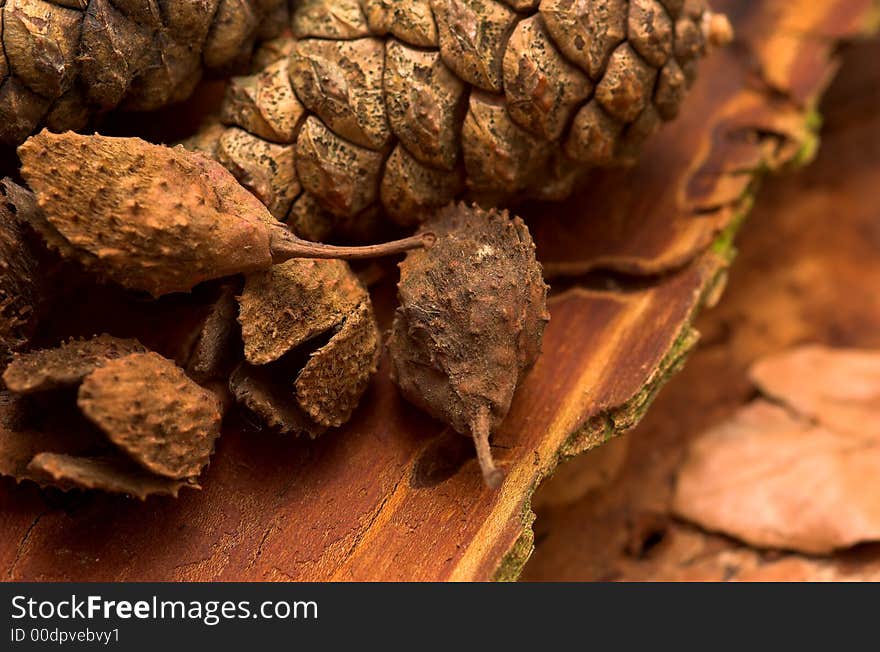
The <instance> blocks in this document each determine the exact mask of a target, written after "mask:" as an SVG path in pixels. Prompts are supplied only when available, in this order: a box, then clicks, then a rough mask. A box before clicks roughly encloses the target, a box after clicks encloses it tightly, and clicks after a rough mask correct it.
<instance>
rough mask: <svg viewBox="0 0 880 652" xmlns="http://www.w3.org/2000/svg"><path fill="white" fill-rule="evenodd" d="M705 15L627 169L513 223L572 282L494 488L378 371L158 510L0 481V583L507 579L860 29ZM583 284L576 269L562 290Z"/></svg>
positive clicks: (627, 417) (820, 18)
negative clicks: (686, 80)
mask: <svg viewBox="0 0 880 652" xmlns="http://www.w3.org/2000/svg"><path fill="white" fill-rule="evenodd" d="M716 8H717V9H720V10H723V11H726V12H728V13H729V14H730V15H731V17H732V19H733V22H734V27H735V29H737V30H739V31H740V35H741V38H740V40H739V41H737V43H736V44H734V46H733V47H732V48H730V49H729V50H728V51H725V52H723V53H717V54H716V55H715V56H713V57H711V58H710V59H709V60H708V61H707V62H706V63H705V65H703V67H702V70H701V75H700V79H699V81H698V82H697V85H696V86H695V88H694V90H693V92H692V95H691V97H690V101H689V102H688V103H687V106H686V109H685V111H684V113H683V114H682V116H681V118H680V119H679V120H678V121H677V122H676V123H675V124H674V125H672V126H671V127H669V128H667V129H666V130H665V131H664V132H663V133H662V134H661V135H660V136H659V137H658V138H657V139H656V140H655V141H654V143H653V144H652V145H651V147H649V148H648V150H647V151H646V152H645V157H644V160H643V162H642V163H641V164H640V165H639V166H638V167H636V168H635V169H633V170H627V171H613V172H608V173H601V174H597V175H596V177H595V179H594V181H593V182H591V183H590V184H589V186H588V187H587V188H585V189H584V190H583V191H582V192H580V193H579V194H578V196H577V197H575V198H574V199H573V200H571V201H569V202H566V203H564V204H559V205H541V206H537V205H532V206H528V207H526V208H525V209H524V214H525V216H526V217H527V218H528V219H529V222H530V224H531V226H532V228H533V230H534V232H535V235H536V239H537V241H538V244H539V256H540V257H541V258H542V260H543V261H544V262H545V264H546V269H547V272H548V274H549V275H550V276H552V277H557V278H558V277H559V276H560V275H563V276H570V277H571V276H573V278H569V279H566V280H562V279H560V280H559V281H551V282H553V283H554V284H555V289H556V296H555V297H554V298H553V301H552V307H551V313H552V322H551V324H550V326H549V328H548V330H547V335H546V339H545V345H544V354H543V356H542V357H541V359H540V361H539V363H538V364H537V366H536V367H535V369H534V370H533V372H532V374H531V375H530V376H529V377H528V379H527V380H526V382H525V383H524V385H523V386H522V387H521V391H520V392H519V393H518V395H517V397H516V399H515V401H514V406H513V409H512V411H511V413H510V415H509V418H508V419H507V421H506V422H505V424H504V426H503V427H502V429H501V431H500V432H499V433H498V435H497V436H496V437H495V439H494V441H493V446H494V448H493V452H494V454H495V456H496V459H497V460H498V461H499V462H500V463H501V465H502V466H504V468H505V469H506V471H507V474H508V475H507V480H506V481H505V483H504V485H503V486H502V488H501V489H500V490H499V491H497V492H493V491H490V490H488V489H486V488H484V487H483V485H482V483H481V480H480V474H479V471H478V468H477V464H476V461H475V460H474V459H473V453H472V451H471V449H470V448H469V446H468V445H467V442H466V441H465V440H463V439H462V438H461V437H460V436H459V435H456V434H455V433H451V432H449V431H448V430H446V429H444V428H443V426H442V425H441V424H438V423H436V422H433V421H431V420H429V419H427V418H425V417H424V416H423V415H421V414H419V413H418V412H417V411H416V410H415V409H413V408H411V407H409V406H408V405H406V404H405V403H404V402H403V401H402V400H401V399H400V398H399V396H398V395H397V393H396V392H395V390H394V388H393V386H392V385H391V383H390V380H389V379H388V373H387V372H388V366H387V363H383V365H382V367H381V368H380V371H379V373H378V375H377V377H376V379H375V381H374V383H373V386H372V387H371V389H370V390H369V392H368V394H367V396H366V397H365V399H364V401H363V404H362V406H361V408H360V409H359V410H358V412H357V413H356V414H355V416H354V418H353V419H352V422H351V424H350V425H349V426H347V427H346V428H344V429H342V430H340V431H337V432H333V433H329V434H328V435H326V436H324V437H323V438H321V439H320V440H318V441H316V442H309V441H302V440H290V439H285V438H281V437H277V436H275V435H271V434H267V433H265V432H260V431H258V430H255V429H254V428H253V427H251V426H250V425H249V424H247V423H246V422H244V421H241V420H238V421H236V420H231V421H230V423H228V425H227V427H226V429H225V432H224V436H223V437H222V438H221V440H220V443H219V445H218V449H217V452H216V454H215V456H214V458H213V461H212V465H211V467H210V469H209V470H208V472H207V473H206V474H205V476H204V477H203V478H202V484H203V487H204V489H203V490H201V491H189V492H184V493H182V494H181V497H180V498H179V499H177V500H166V499H157V498H152V499H149V500H148V501H147V502H146V503H139V502H136V501H133V500H128V499H124V498H113V497H107V496H100V495H88V496H82V497H79V498H75V499H72V498H71V497H70V496H67V497H65V498H64V499H58V498H57V497H54V496H52V495H49V496H48V497H47V496H44V495H42V494H40V492H39V491H38V490H37V489H36V488H34V487H32V486H27V485H21V486H15V485H14V484H13V483H12V482H11V481H8V480H4V481H2V483H0V529H2V532H3V536H2V538H0V573H3V574H4V575H5V577H6V578H8V579H21V580H25V579H30V580H327V579H339V580H395V579H401V580H483V579H492V578H496V579H509V578H513V577H516V576H517V574H518V573H519V571H520V569H521V567H522V565H523V563H524V562H525V559H526V558H527V557H528V554H529V553H530V551H531V546H532V533H531V528H530V525H531V520H532V513H531V509H530V496H531V493H532V491H533V490H534V488H535V487H536V486H537V485H538V484H539V483H540V481H541V479H542V478H544V477H545V476H547V475H548V474H550V473H552V471H553V469H554V468H555V467H556V465H557V464H558V463H559V461H560V460H561V459H563V458H565V457H568V456H572V455H576V454H578V453H580V452H583V451H585V450H587V449H589V448H591V447H593V446H596V445H598V444H600V443H602V442H603V441H605V440H606V439H608V438H610V437H611V436H613V435H615V434H618V433H620V432H622V431H624V430H626V429H628V428H630V427H631V426H632V425H634V424H635V422H637V421H638V420H639V418H640V417H641V415H642V413H643V411H644V409H645V408H646V407H647V404H648V402H649V401H650V399H651V398H652V397H653V394H654V392H655V391H656V390H657V389H658V388H659V386H660V385H661V384H662V383H663V382H664V381H665V380H666V378H667V377H668V376H669V375H670V374H671V373H672V371H674V370H675V369H676V368H677V367H678V366H679V365H680V363H681V361H682V358H683V356H684V355H685V354H686V353H687V351H688V350H689V349H690V348H691V347H692V346H693V344H694V342H695V334H694V332H693V330H692V328H691V325H690V324H691V321H692V319H693V318H694V316H695V314H696V312H697V311H698V310H699V309H700V307H701V306H702V305H703V304H704V303H705V302H707V301H714V300H715V299H717V297H718V292H717V290H718V289H719V287H720V286H719V281H720V280H723V277H724V273H725V271H726V268H727V265H728V263H729V257H730V248H731V247H730V241H729V237H727V234H728V233H731V232H732V231H733V227H734V226H735V225H736V224H737V223H738V218H739V217H741V216H742V215H744V213H745V212H746V210H747V208H748V206H749V205H750V203H751V199H752V195H753V193H754V190H755V186H756V183H757V181H758V179H759V177H760V176H761V174H762V173H763V171H765V170H767V169H777V168H779V167H781V166H783V165H785V164H787V163H790V162H792V161H795V160H796V159H798V157H800V156H802V155H803V154H804V152H805V151H808V150H809V148H810V143H811V141H812V138H813V136H812V133H811V128H810V124H811V115H812V111H813V110H814V105H815V102H816V101H817V99H818V97H819V95H820V94H821V92H822V91H823V90H824V88H825V86H826V84H827V82H828V80H829V79H830V77H831V76H832V74H833V72H834V71H835V69H836V61H835V60H834V58H833V56H832V53H833V50H832V46H833V44H834V41H835V40H836V39H839V38H844V37H849V36H852V35H855V34H858V33H860V32H861V31H862V30H863V28H864V26H865V24H866V23H867V21H868V18H869V16H870V15H871V12H872V8H873V5H872V3H871V2H869V1H867V0H823V1H818V2H817V1H810V2H792V1H785V0H762V1H751V0H739V1H738V2H734V1H733V0H729V1H726V2H718V3H717V6H716ZM779 35H785V36H786V38H784V39H781V40H780V39H778V38H777V36H779ZM596 270H601V271H602V272H603V273H601V274H597V273H595V272H596ZM609 270H610V271H611V272H612V273H611V274H607V273H605V272H608V271H609ZM586 272H594V273H593V274H591V275H589V276H587V277H580V276H578V275H581V274H584V273H586ZM621 273H622V274H621ZM646 275H647V276H646ZM376 298H377V303H378V304H379V305H380V306H383V305H384V306H390V305H391V303H392V298H393V289H392V288H391V287H389V284H388V283H386V284H384V285H380V286H379V287H378V288H377V289H376ZM386 314H387V310H386Z"/></svg>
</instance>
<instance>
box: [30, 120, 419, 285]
mask: <svg viewBox="0 0 880 652" xmlns="http://www.w3.org/2000/svg"><path fill="white" fill-rule="evenodd" d="M19 155H20V156H21V159H22V164H23V165H22V175H23V176H24V178H25V179H26V180H27V182H28V184H29V185H30V187H31V189H32V190H33V191H34V192H35V193H36V195H37V199H38V202H39V206H40V209H41V212H42V216H41V218H40V219H37V220H36V221H35V222H34V227H35V228H36V229H37V230H39V231H40V233H41V234H42V235H43V237H44V238H45V239H46V241H47V243H48V244H49V245H50V246H54V247H55V248H56V249H58V250H59V252H60V253H61V254H62V255H64V256H67V257H72V258H75V259H76V260H78V261H79V262H80V263H82V264H84V265H86V266H87V267H91V268H93V269H95V270H96V271H98V272H100V273H102V274H104V275H106V276H107V277H109V278H110V279H112V280H113V281H116V282H117V283H119V284H120V285H122V286H124V287H127V288H130V289H135V290H145V291H147V292H149V293H151V294H153V295H154V296H160V295H163V294H168V293H171V292H185V291H188V290H190V289H191V288H193V287H194V286H195V285H197V284H198V283H201V282H202V281H206V280H210V279H215V278H220V277H223V276H229V275H233V274H238V273H242V272H251V271H255V270H260V269H267V268H269V267H271V265H272V264H273V263H276V262H280V261H283V260H287V259H289V258H295V257H304V258H357V257H372V256H376V255H385V254H390V253H397V252H399V251H403V250H406V249H409V248H412V247H418V246H424V244H425V239H424V238H409V239H405V240H400V241H397V242H393V243H387V244H385V245H373V246H369V247H331V246H328V245H321V244H316V243H309V242H306V241H303V240H300V239H299V238H297V237H296V236H294V235H293V234H292V233H291V232H290V231H289V230H287V228H286V227H285V226H284V225H283V224H281V223H280V222H277V221H275V220H274V219H273V218H272V217H271V216H270V215H269V213H268V211H267V210H266V208H265V207H264V206H263V204H261V203H260V202H259V201H258V200H257V199H256V198H255V197H254V196H253V195H252V194H250V193H249V192H247V191H246V190H245V189H244V188H243V187H242V186H241V185H239V183H238V182H237V181H236V180H235V178H234V177H233V176H232V175H231V174H229V172H227V171H226V169H225V168H224V167H223V166H221V165H219V164H218V163H217V162H216V161H213V160H211V159H209V158H207V157H205V156H203V155H202V154H199V153H196V152H190V151H187V150H185V149H184V148H182V147H177V148H173V149H172V148H168V147H163V146H159V145H152V144H149V143H147V142H145V141H142V140H140V139H137V138H108V137H104V136H79V135H76V134H73V133H66V134H60V135H56V134H51V133H49V132H46V131H43V132H42V133H40V134H39V135H37V136H34V137H32V138H30V139H28V141H27V142H26V143H25V144H23V145H22V146H21V147H19ZM86 215H87V216H88V219H83V216H86Z"/></svg>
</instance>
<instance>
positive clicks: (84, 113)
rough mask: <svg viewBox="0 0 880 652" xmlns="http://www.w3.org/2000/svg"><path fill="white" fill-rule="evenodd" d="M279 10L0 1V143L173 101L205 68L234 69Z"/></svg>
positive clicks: (182, 0)
mask: <svg viewBox="0 0 880 652" xmlns="http://www.w3.org/2000/svg"><path fill="white" fill-rule="evenodd" d="M287 12H288V3H287V0H2V1H0V22H2V42H0V46H2V52H0V55H2V56H0V144H6V145H17V144H18V143H20V142H22V141H23V140H24V139H25V138H27V136H28V135H29V134H31V133H33V132H34V131H35V130H36V129H38V128H39V127H40V126H43V125H45V126H47V127H49V128H50V129H52V130H54V131H63V130H66V129H80V128H82V127H85V126H86V125H87V124H88V122H89V119H90V117H91V116H92V115H94V114H96V113H100V112H102V111H106V110H109V109H112V108H114V107H116V106H119V105H121V106H123V107H125V108H128V109H133V110H139V111H144V110H151V109H156V108H158V107H160V106H163V105H165V104H169V103H171V102H177V101H180V100H182V99H184V98H186V97H187V96H189V94H190V93H191V92H192V90H193V89H194V88H195V85H196V83H197V82H198V81H199V79H200V78H201V76H202V74H203V73H204V72H205V71H206V70H207V71H224V70H228V69H239V70H240V69H241V68H242V67H243V64H245V63H246V62H247V60H248V58H249V57H250V54H251V51H252V49H253V45H254V42H255V40H256V39H257V38H258V37H260V38H265V37H271V36H273V35H274V34H277V33H278V32H279V31H280V30H281V29H283V28H284V27H285V25H286V23H287V20H286V14H287Z"/></svg>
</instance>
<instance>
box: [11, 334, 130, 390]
mask: <svg viewBox="0 0 880 652" xmlns="http://www.w3.org/2000/svg"><path fill="white" fill-rule="evenodd" d="M145 352H146V349H145V348H144V347H143V345H142V344H141V343H140V342H138V341H137V340H130V339H119V338H117V337H112V336H110V335H106V334H105V335H100V336H98V337H96V338H93V339H88V340H70V341H69V342H65V343H64V344H62V345H61V346H59V347H58V348H54V349H40V350H37V351H31V352H29V353H22V354H19V355H16V356H15V357H14V358H13V360H12V362H10V363H9V365H8V366H7V367H6V370H5V371H4V372H3V382H4V383H5V384H6V387H7V388H9V390H10V391H12V392H15V393H16V394H34V393H37V392H45V391H48V390H52V389H58V388H60V387H74V386H76V385H79V384H80V383H81V382H82V380H83V378H85V377H86V376H88V375H89V374H90V373H92V372H93V371H94V370H95V369H97V368H98V367H101V366H103V365H104V364H106V363H107V362H108V361H110V360H114V359H116V358H121V357H124V356H127V355H129V354H131V353H145Z"/></svg>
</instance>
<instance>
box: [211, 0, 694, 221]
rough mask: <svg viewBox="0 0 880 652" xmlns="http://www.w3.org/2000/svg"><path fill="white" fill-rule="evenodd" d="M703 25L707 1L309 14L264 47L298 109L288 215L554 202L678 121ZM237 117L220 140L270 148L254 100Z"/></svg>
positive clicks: (414, 216) (409, 217)
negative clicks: (282, 71) (303, 209)
mask: <svg viewBox="0 0 880 652" xmlns="http://www.w3.org/2000/svg"><path fill="white" fill-rule="evenodd" d="M708 16H709V14H708V10H707V8H706V7H705V5H704V3H703V1H702V0H691V1H690V2H689V3H687V5H686V4H685V3H684V2H683V1H680V0H503V1H502V0H414V1H412V0H360V2H358V1H357V0H308V1H307V2H305V3H304V4H303V5H302V6H301V7H300V9H299V10H298V11H297V12H295V14H294V18H293V26H294V34H295V36H296V37H297V39H299V40H293V41H292V42H291V43H290V44H289V45H283V44H280V45H275V46H273V49H274V51H277V52H278V53H283V52H284V51H286V50H287V48H289V49H290V51H291V54H290V56H289V75H290V85H291V88H292V91H293V94H294V95H295V97H296V98H297V99H298V100H299V102H300V103H301V105H302V107H303V111H302V114H301V115H300V114H299V113H297V115H296V120H291V121H289V124H295V125H296V129H298V133H297V136H296V143H297V147H296V163H295V165H296V170H297V174H298V175H299V177H300V179H299V181H300V185H301V187H302V193H303V194H302V197H308V198H309V201H308V202H300V201H299V199H300V198H298V199H297V200H296V202H295V204H296V203H298V204H299V205H300V206H305V205H307V204H308V205H309V206H311V207H313V208H316V209H319V210H322V211H327V212H329V213H330V214H332V215H334V216H336V217H337V218H345V219H348V220H350V219H355V216H357V215H360V214H366V213H367V212H370V213H371V214H372V212H374V211H375V210H376V209H381V210H382V211H383V212H384V213H386V214H389V215H390V216H391V217H392V218H393V219H395V220H396V221H398V222H401V223H403V224H412V223H414V222H417V221H420V220H421V219H423V218H424V217H426V216H427V215H430V214H431V212H433V211H435V210H436V209H437V208H439V207H440V206H442V205H444V204H446V203H447V202H449V201H450V200H451V199H461V198H465V199H473V200H477V201H480V202H483V203H492V204H500V205H511V204H512V203H515V202H517V201H519V200H522V199H525V198H529V197H540V198H556V199H558V198H562V197H564V196H566V195H567V194H568V193H570V192H571V190H572V188H573V187H574V186H575V185H576V182H577V179H578V178H579V177H581V176H582V175H583V174H584V173H585V172H586V171H588V170H589V169H590V168H592V167H597V166H610V165H618V164H621V163H629V162H631V161H633V160H634V159H636V158H637V157H638V153H639V149H640V146H641V145H642V143H643V142H644V141H645V140H647V139H648V138H649V137H650V136H651V135H652V134H653V133H654V132H655V131H656V130H657V129H659V128H660V126H661V125H662V123H663V122H664V121H667V120H671V119H673V118H674V117H675V116H676V115H677V113H678V110H679V107H680V105H681V103H682V101H683V100H684V96H685V93H686V90H687V88H688V87H689V86H690V84H691V82H692V81H693V78H694V76H695V73H696V63H697V60H698V59H699V58H700V57H702V56H703V55H704V54H705V52H706V50H707V39H708V36H709V35H708V34H707V32H706V31H705V29H706V28H705V25H706V19H707V18H708ZM279 56H283V55H282V54H279ZM254 83H255V82H254V81H253V79H248V78H243V79H240V80H237V81H235V82H234V83H233V87H234V88H250V87H252V86H253V85H254ZM232 103H233V102H232V100H230V99H228V100H227V110H226V111H225V113H224V122H225V123H226V124H227V125H228V127H229V128H232V127H239V128H242V129H245V130H248V131H250V132H251V133H252V134H253V135H255V136H258V137H262V138H264V139H267V140H272V139H273V138H274V137H275V136H274V135H273V134H271V133H270V130H269V129H267V128H266V127H265V125H263V124H262V123H260V122H259V121H258V120H256V119H252V118H248V117H247V116H256V115H261V116H266V115H268V114H269V111H268V110H264V109H262V108H261V106H260V105H261V104H265V102H263V101H262V100H260V99H259V98H257V97H256V94H255V93H254V92H250V93H239V94H238V96H236V98H235V101H234V105H235V106H234V110H233V109H232V108H229V105H230V104H232ZM306 131H307V132H308V133H304V132H306ZM306 176H307V177H308V178H305V177H306ZM264 201H267V202H270V203H271V202H272V200H271V199H264ZM302 217H303V216H302V214H299V215H298V217H297V220H300V221H302ZM305 221H306V222H309V221H310V220H305Z"/></svg>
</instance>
